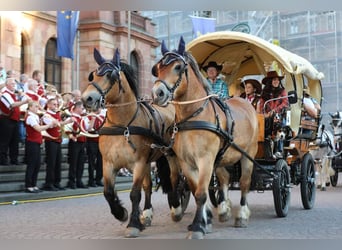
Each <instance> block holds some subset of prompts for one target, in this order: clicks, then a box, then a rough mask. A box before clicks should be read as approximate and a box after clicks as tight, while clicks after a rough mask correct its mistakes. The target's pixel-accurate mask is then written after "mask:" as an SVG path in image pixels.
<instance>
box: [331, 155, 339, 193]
mask: <svg viewBox="0 0 342 250" xmlns="http://www.w3.org/2000/svg"><path fill="white" fill-rule="evenodd" d="M331 167H332V168H333V169H334V170H335V174H334V175H333V176H330V183H331V185H332V186H333V187H336V186H337V182H338V169H337V166H336V159H335V158H333V159H332V164H331Z"/></svg>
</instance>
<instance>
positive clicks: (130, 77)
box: [120, 61, 139, 98]
mask: <svg viewBox="0 0 342 250" xmlns="http://www.w3.org/2000/svg"><path fill="white" fill-rule="evenodd" d="M120 67H121V71H122V72H123V73H124V74H125V76H126V79H127V81H128V84H129V86H130V87H131V89H132V91H133V93H134V96H135V97H136V98H138V95H139V88H138V75H137V71H136V69H134V68H133V67H132V66H131V65H129V64H127V63H125V62H123V61H120Z"/></svg>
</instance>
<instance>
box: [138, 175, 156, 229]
mask: <svg viewBox="0 0 342 250" xmlns="http://www.w3.org/2000/svg"><path fill="white" fill-rule="evenodd" d="M143 189H144V193H145V205H144V210H143V213H142V215H141V217H140V221H141V223H142V224H144V225H145V226H151V224H152V218H153V208H152V203H151V196H152V180H151V175H150V171H149V172H148V174H146V175H145V178H144V181H143Z"/></svg>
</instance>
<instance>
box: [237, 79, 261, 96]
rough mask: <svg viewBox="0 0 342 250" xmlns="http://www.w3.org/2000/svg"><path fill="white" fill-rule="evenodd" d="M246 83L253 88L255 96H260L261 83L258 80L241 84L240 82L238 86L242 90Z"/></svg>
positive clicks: (245, 81) (247, 80)
mask: <svg viewBox="0 0 342 250" xmlns="http://www.w3.org/2000/svg"><path fill="white" fill-rule="evenodd" d="M247 83H250V84H252V85H253V87H254V88H255V93H256V94H261V83H260V82H259V81H258V80H255V79H246V80H244V81H243V82H241V84H240V86H241V87H242V88H244V87H245V85H246V84H247Z"/></svg>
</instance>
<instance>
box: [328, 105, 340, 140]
mask: <svg viewBox="0 0 342 250" xmlns="http://www.w3.org/2000/svg"><path fill="white" fill-rule="evenodd" d="M329 115H330V117H331V123H330V124H331V126H332V128H333V130H334V142H335V144H337V143H341V141H342V139H341V138H342V112H341V111H340V112H339V111H337V112H335V113H329Z"/></svg>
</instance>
